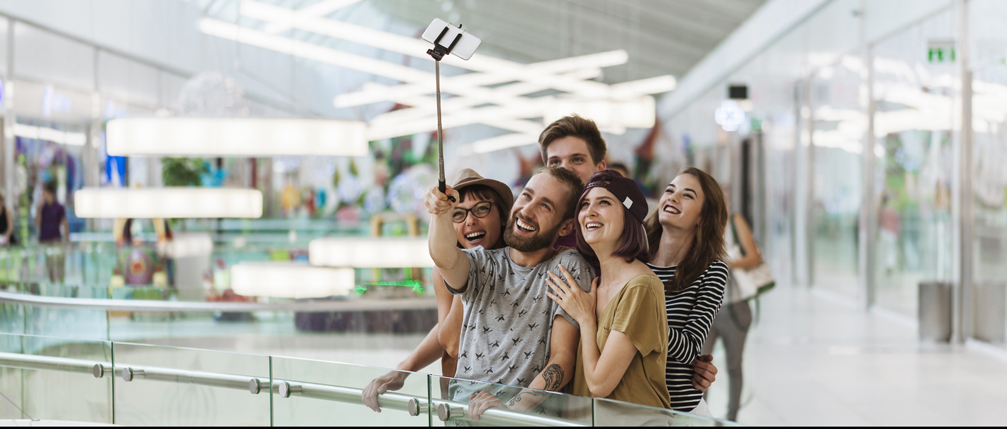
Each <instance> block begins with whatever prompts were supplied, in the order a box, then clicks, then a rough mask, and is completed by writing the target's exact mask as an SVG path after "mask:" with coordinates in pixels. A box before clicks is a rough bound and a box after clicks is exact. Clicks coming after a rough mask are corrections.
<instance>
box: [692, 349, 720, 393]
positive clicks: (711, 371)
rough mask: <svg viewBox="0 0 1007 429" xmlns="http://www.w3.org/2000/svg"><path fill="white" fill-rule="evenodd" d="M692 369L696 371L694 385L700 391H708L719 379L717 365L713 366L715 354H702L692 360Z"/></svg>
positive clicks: (693, 377) (693, 379)
mask: <svg viewBox="0 0 1007 429" xmlns="http://www.w3.org/2000/svg"><path fill="white" fill-rule="evenodd" d="M692 370H693V371H694V372H695V373H696V375H694V376H692V387H695V388H696V390H699V391H700V392H706V389H709V388H710V385H711V384H713V382H714V380H716V379H717V367H716V366H713V355H702V356H700V357H699V359H696V360H694V361H692Z"/></svg>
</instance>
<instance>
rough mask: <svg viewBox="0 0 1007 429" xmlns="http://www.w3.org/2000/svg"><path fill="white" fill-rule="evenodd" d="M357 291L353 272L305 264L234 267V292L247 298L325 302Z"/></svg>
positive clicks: (258, 263) (232, 269)
mask: <svg viewBox="0 0 1007 429" xmlns="http://www.w3.org/2000/svg"><path fill="white" fill-rule="evenodd" d="M354 287H356V277H355V274H354V272H353V268H328V267H314V266H311V265H309V264H307V263H303V262H300V263H299V262H241V263H238V264H235V265H233V266H232V267H231V288H232V289H234V293H237V294H238V295H244V296H262V297H271V298H295V299H300V298H325V297H330V296H345V295H349V294H350V292H352V291H353V288H354Z"/></svg>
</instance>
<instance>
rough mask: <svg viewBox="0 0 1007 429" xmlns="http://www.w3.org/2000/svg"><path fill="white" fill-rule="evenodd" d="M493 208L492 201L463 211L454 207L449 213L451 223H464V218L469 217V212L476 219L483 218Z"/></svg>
mask: <svg viewBox="0 0 1007 429" xmlns="http://www.w3.org/2000/svg"><path fill="white" fill-rule="evenodd" d="M492 208H493V202H492V201H483V202H481V203H479V204H476V205H474V206H472V208H470V209H463V208H461V207H455V211H454V212H453V213H451V221H452V222H454V223H462V222H465V218H467V217H469V212H472V216H475V217H477V218H484V217H486V215H488V214H490V209H492Z"/></svg>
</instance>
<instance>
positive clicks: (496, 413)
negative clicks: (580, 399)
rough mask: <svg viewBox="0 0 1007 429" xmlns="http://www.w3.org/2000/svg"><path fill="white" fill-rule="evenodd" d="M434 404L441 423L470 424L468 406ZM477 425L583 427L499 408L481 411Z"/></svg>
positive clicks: (446, 402) (567, 421)
mask: <svg viewBox="0 0 1007 429" xmlns="http://www.w3.org/2000/svg"><path fill="white" fill-rule="evenodd" d="M434 403H435V404H437V418H439V419H440V420H441V421H442V422H447V421H449V420H454V421H467V422H471V420H470V419H469V406H468V404H463V403H460V402H452V401H445V400H435V401H434ZM479 423H481V424H487V425H492V426H566V427H571V426H585V425H584V424H583V423H579V422H575V421H573V420H567V419H563V418H559V417H544V416H536V415H534V414H525V413H521V412H517V411H510V410H503V409H500V408H490V409H488V410H486V411H483V413H482V415H481V416H479Z"/></svg>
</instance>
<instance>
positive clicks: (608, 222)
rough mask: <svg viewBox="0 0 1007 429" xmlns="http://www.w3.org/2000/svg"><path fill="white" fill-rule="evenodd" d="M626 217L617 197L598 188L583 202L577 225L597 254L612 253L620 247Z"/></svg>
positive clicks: (591, 191) (606, 190)
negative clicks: (602, 252)
mask: <svg viewBox="0 0 1007 429" xmlns="http://www.w3.org/2000/svg"><path fill="white" fill-rule="evenodd" d="M625 215H626V214H625V210H624V209H623V207H622V204H620V203H619V201H618V200H617V199H616V197H615V195H613V194H612V193H611V192H609V190H608V189H605V188H601V187H596V188H591V190H590V191H588V193H587V195H586V196H584V199H583V200H582V201H581V205H580V211H579V212H578V213H577V223H578V224H579V226H580V231H581V234H582V235H583V237H584V241H585V242H587V244H589V245H590V246H591V248H593V249H594V251H595V252H599V251H603V250H604V251H607V252H612V251H614V250H615V249H617V248H618V247H619V244H620V243H619V241H620V239H621V238H622V230H623V222H625V220H626V219H625Z"/></svg>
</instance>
